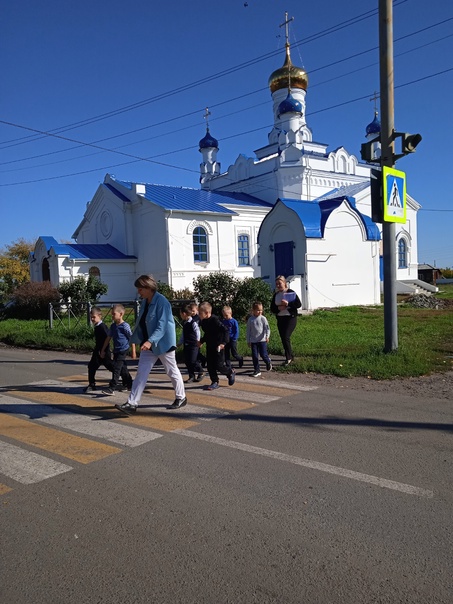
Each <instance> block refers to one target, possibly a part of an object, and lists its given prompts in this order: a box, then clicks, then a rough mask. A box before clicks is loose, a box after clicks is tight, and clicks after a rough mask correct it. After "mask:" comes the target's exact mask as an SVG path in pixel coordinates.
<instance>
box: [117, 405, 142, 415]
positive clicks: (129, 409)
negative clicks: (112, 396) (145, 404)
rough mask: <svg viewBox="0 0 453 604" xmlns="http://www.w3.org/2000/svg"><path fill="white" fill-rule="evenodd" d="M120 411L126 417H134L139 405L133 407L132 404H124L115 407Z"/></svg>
mask: <svg viewBox="0 0 453 604" xmlns="http://www.w3.org/2000/svg"><path fill="white" fill-rule="evenodd" d="M115 407H116V408H117V409H118V411H122V412H123V413H125V414H126V415H132V414H133V413H135V412H136V411H137V405H131V404H130V403H123V404H122V405H115Z"/></svg>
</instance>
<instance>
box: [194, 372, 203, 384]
mask: <svg viewBox="0 0 453 604" xmlns="http://www.w3.org/2000/svg"><path fill="white" fill-rule="evenodd" d="M203 378H204V371H202V372H201V373H199V374H198V375H197V379H196V380H195V381H196V382H201V380H202V379H203Z"/></svg>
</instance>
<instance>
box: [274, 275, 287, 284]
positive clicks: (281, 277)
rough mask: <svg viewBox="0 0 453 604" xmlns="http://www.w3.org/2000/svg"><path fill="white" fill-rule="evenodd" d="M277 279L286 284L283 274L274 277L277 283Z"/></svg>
mask: <svg viewBox="0 0 453 604" xmlns="http://www.w3.org/2000/svg"><path fill="white" fill-rule="evenodd" d="M277 281H282V282H283V283H284V284H285V285H286V284H287V281H286V277H284V276H283V275H278V276H277V277H275V282H276V283H277Z"/></svg>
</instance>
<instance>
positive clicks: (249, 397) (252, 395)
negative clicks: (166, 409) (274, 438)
mask: <svg viewBox="0 0 453 604" xmlns="http://www.w3.org/2000/svg"><path fill="white" fill-rule="evenodd" d="M186 392H187V391H186ZM189 392H190V390H189ZM196 392H197V394H201V395H203V396H207V397H209V396H216V397H217V396H218V397H219V398H227V399H232V400H236V401H238V400H239V401H243V402H246V403H271V402H272V401H278V400H279V399H281V398H282V397H283V396H285V394H286V395H287V393H285V392H283V393H282V394H281V395H280V396H272V395H269V394H261V393H260V392H248V391H246V390H240V389H238V388H234V387H233V388H229V389H228V390H227V389H226V388H218V389H217V390H215V391H211V390H197V391H196Z"/></svg>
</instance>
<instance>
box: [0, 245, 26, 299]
mask: <svg viewBox="0 0 453 604" xmlns="http://www.w3.org/2000/svg"><path fill="white" fill-rule="evenodd" d="M33 249H34V243H32V242H31V241H26V240H25V239H23V238H21V239H17V241H13V243H10V244H9V245H7V246H5V248H3V249H1V250H0V295H1V296H2V297H3V296H5V295H6V296H9V295H11V294H12V293H13V291H14V290H15V289H16V288H17V287H18V286H19V285H21V284H22V283H28V282H29V281H30V270H29V256H30V252H32V251H33Z"/></svg>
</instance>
